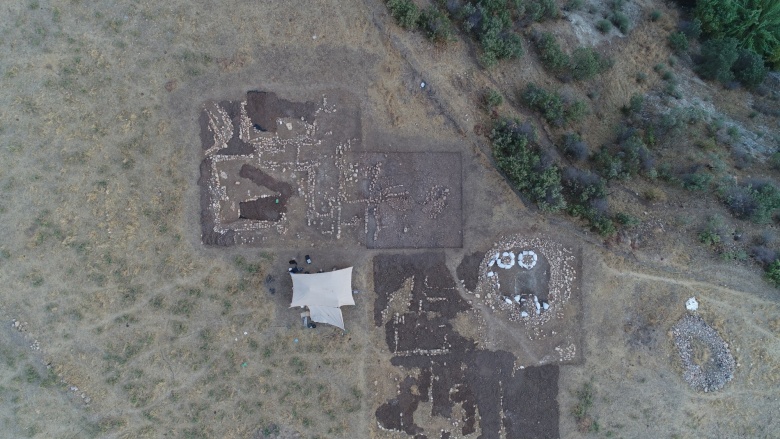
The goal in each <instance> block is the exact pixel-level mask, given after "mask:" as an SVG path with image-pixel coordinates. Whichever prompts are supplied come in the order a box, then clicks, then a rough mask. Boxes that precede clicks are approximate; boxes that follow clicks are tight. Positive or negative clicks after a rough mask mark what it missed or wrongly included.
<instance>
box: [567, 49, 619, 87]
mask: <svg viewBox="0 0 780 439" xmlns="http://www.w3.org/2000/svg"><path fill="white" fill-rule="evenodd" d="M611 65H612V62H611V60H609V59H607V58H604V57H602V56H601V55H600V54H599V53H598V52H596V50H595V49H593V48H592V47H578V48H576V49H574V52H572V54H571V62H570V70H571V75H572V77H573V78H574V79H575V80H577V81H582V80H586V79H590V78H592V77H594V76H596V75H597V74H599V73H601V72H603V71H605V70H606V69H608V68H609V67H610V66H611Z"/></svg>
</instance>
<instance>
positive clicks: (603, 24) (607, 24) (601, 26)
mask: <svg viewBox="0 0 780 439" xmlns="http://www.w3.org/2000/svg"><path fill="white" fill-rule="evenodd" d="M596 29H598V31H599V32H601V33H602V34H605V33H608V32H609V31H611V30H612V22H611V21H609V20H605V19H601V20H599V21H597V22H596Z"/></svg>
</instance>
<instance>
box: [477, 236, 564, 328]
mask: <svg viewBox="0 0 780 439" xmlns="http://www.w3.org/2000/svg"><path fill="white" fill-rule="evenodd" d="M515 255H517V256H515ZM510 262H511V264H510ZM515 262H516V263H515ZM496 265H498V266H499V267H500V268H502V270H496V269H495V266H496ZM576 276H577V274H576V269H575V255H574V253H573V252H572V250H571V249H568V248H566V247H564V246H563V245H561V244H560V243H558V242H555V241H552V240H549V239H546V238H543V237H527V236H523V235H513V236H509V237H506V238H503V239H501V240H500V241H499V242H497V243H496V244H495V245H494V246H493V248H492V249H490V250H488V251H487V252H486V253H485V256H484V258H483V259H482V262H481V263H480V265H479V277H478V281H477V287H476V288H475V290H474V295H475V297H476V298H477V299H479V300H481V301H483V302H484V303H485V304H486V305H488V306H489V307H490V308H491V309H492V310H494V311H499V313H500V314H503V315H505V316H507V317H508V319H509V320H510V321H514V322H521V323H523V324H524V325H526V326H536V327H538V326H540V325H543V324H544V323H546V322H548V321H550V320H551V319H552V318H553V317H556V316H558V317H562V315H563V314H562V313H561V312H562V310H563V309H564V305H565V304H566V303H567V302H568V301H569V299H570V298H571V295H572V289H573V286H574V282H575V280H576ZM559 314H560V315H559Z"/></svg>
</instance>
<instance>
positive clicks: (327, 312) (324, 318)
mask: <svg viewBox="0 0 780 439" xmlns="http://www.w3.org/2000/svg"><path fill="white" fill-rule="evenodd" d="M309 314H310V315H309V318H310V319H312V321H314V322H319V323H327V324H329V325H333V326H337V327H339V328H341V329H344V317H343V316H342V315H341V308H331V307H329V306H309Z"/></svg>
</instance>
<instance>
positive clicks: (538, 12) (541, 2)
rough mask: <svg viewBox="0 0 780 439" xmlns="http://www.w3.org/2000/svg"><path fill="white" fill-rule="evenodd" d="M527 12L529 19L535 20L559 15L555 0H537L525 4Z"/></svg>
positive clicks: (540, 20) (541, 20) (553, 17)
mask: <svg viewBox="0 0 780 439" xmlns="http://www.w3.org/2000/svg"><path fill="white" fill-rule="evenodd" d="M527 12H528V14H529V15H530V17H531V19H532V20H533V21H536V22H539V23H541V22H543V21H545V20H554V19H556V18H558V17H559V16H560V15H561V11H560V10H559V9H558V5H556V4H555V0H537V1H532V2H531V3H529V4H528V5H527Z"/></svg>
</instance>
